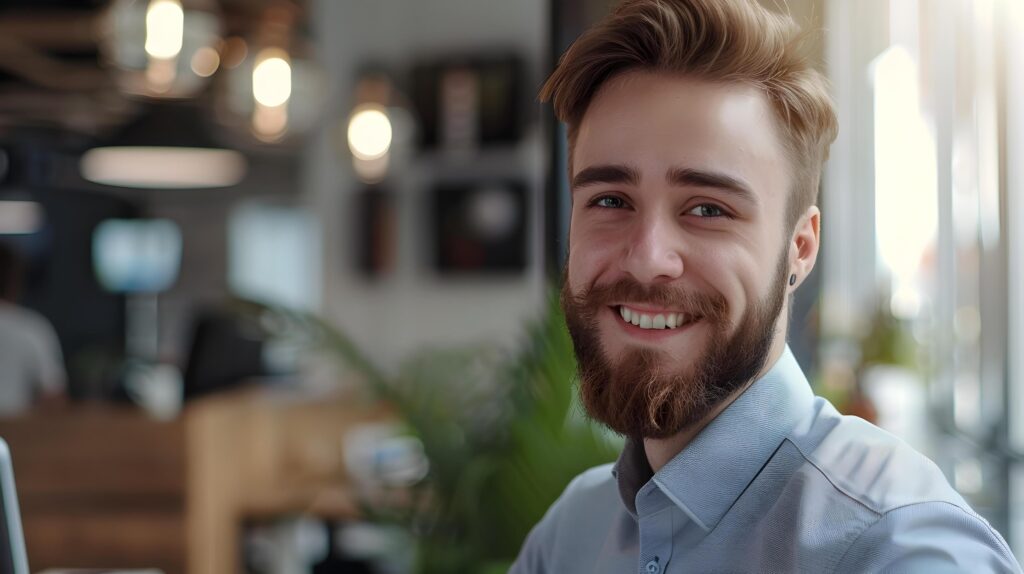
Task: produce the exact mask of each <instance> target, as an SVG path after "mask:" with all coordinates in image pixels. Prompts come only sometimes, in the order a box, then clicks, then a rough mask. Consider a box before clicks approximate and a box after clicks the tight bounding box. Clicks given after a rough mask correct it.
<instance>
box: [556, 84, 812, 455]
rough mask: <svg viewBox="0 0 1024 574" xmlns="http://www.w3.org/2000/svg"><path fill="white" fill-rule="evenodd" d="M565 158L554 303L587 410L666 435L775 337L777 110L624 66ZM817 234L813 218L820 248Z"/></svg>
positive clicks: (779, 337) (739, 88)
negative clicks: (565, 201) (567, 205)
mask: <svg viewBox="0 0 1024 574" xmlns="http://www.w3.org/2000/svg"><path fill="white" fill-rule="evenodd" d="M572 164H573V173H572V176H571V179H572V200H573V203H572V218H571V227H570V234H569V260H568V265H567V269H566V281H565V286H564V289H563V307H564V309H565V311H566V318H567V321H568V324H569V328H570V333H571V334H572V336H573V342H574V346H575V348H576V353H577V359H578V362H579V365H580V378H581V394H582V397H583V400H584V404H585V406H586V407H587V409H588V411H589V412H590V414H591V416H593V417H594V418H596V419H598V420H601V421H602V422H604V423H605V424H607V425H608V426H609V427H611V428H612V429H613V430H615V431H617V432H620V433H622V434H625V435H628V436H641V437H648V438H665V437H668V436H671V435H672V434H675V433H677V432H679V431H681V430H684V429H685V428H688V427H690V426H692V425H694V424H696V423H698V422H699V421H701V420H703V419H704V418H705V417H706V416H707V415H708V414H709V413H711V412H712V411H713V410H714V409H715V407H716V406H719V405H721V404H722V403H723V401H725V400H727V399H729V398H730V397H732V396H734V395H735V393H736V392H737V391H739V390H740V389H742V388H743V387H744V385H745V384H746V383H747V382H749V381H751V380H752V379H754V378H755V377H756V376H758V375H759V374H761V371H762V369H763V368H764V367H765V363H766V361H767V359H769V358H773V357H776V356H778V354H779V353H781V350H782V346H783V345H784V343H785V341H784V338H785V336H784V331H785V324H784V321H785V318H784V317H785V314H784V313H783V311H784V310H785V307H786V299H787V298H786V297H785V294H786V289H787V287H788V285H787V281H786V280H787V278H788V276H789V273H790V268H791V261H790V255H791V250H790V245H791V239H792V236H791V234H790V230H789V229H784V220H785V211H786V200H787V197H788V193H789V189H790V181H791V180H790V177H789V163H788V161H787V158H786V155H785V148H784V147H783V145H782V143H781V141H780V139H779V135H778V134H777V130H776V127H775V125H774V119H773V116H772V110H771V109H770V107H769V104H768V101H767V99H766V98H765V96H764V95H763V94H761V93H760V92H758V91H757V90H756V89H754V88H751V87H748V86H744V85H741V84H725V83H710V82H705V81H700V80H694V79H688V78H685V77H681V76H670V75H664V74H655V73H648V72H629V73H626V74H623V75H622V76H618V77H616V78H614V79H612V80H611V81H609V82H608V83H606V84H605V85H604V86H603V87H602V88H601V89H600V91H599V92H598V93H597V95H596V96H595V97H594V99H593V100H592V102H591V103H590V106H589V108H588V110H587V112H586V114H585V116H584V117H583V120H582V122H581V123H580V126H579V129H578V131H577V135H576V141H575V149H574V152H573V162H572ZM814 213H815V214H816V211H814ZM799 226H800V225H799V224H798V227H799ZM816 234H817V216H816V215H815V217H814V235H815V237H814V240H815V243H814V252H815V253H816V246H817V243H816V240H817V237H816ZM811 264H812V265H813V261H812V263H811ZM808 270H809V269H808ZM780 317H781V318H780Z"/></svg>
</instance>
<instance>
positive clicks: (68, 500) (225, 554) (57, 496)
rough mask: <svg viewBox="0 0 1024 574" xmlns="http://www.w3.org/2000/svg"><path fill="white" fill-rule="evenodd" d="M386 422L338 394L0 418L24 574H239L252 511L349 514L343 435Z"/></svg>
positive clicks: (239, 395)
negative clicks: (134, 571) (100, 571)
mask: <svg viewBox="0 0 1024 574" xmlns="http://www.w3.org/2000/svg"><path fill="white" fill-rule="evenodd" d="M387 418H389V415H388V414H387V412H386V411H385V410H384V409H383V408H381V407H371V406H368V405H353V404H352V402H351V401H350V400H349V401H346V400H345V399H344V398H342V397H329V398H319V399H314V398H307V399H302V398H296V397H294V396H289V395H283V394H281V393H278V392H268V391H264V390H259V389H252V390H244V391H238V392H231V393H225V394H221V395H214V396H211V397H209V398H205V399H202V400H199V401H196V402H194V403H191V404H189V406H188V407H187V408H186V410H185V412H184V413H183V415H182V416H181V417H180V418H179V419H177V420H175V421H171V422H159V421H155V420H152V419H150V418H149V417H147V416H145V415H144V414H143V413H141V412H140V411H138V410H137V409H134V408H131V407H128V406H109V405H105V406H77V407H73V408H70V409H68V410H67V411H65V412H61V413H53V414H35V415H29V416H25V417H19V418H13V419H7V420H0V436H2V437H4V438H5V439H7V441H8V443H9V444H10V446H11V451H12V454H13V457H14V469H15V480H16V481H17V484H18V490H19V499H20V502H21V510H22V520H23V522H24V527H25V537H26V541H27V546H28V553H29V563H30V565H31V567H32V569H33V571H38V570H41V569H45V568H58V567H68V566H74V567H97V568H98V567H107V568H139V567H156V568H160V569H162V570H164V571H165V572H167V574H174V573H179V572H189V573H191V574H230V573H234V572H240V571H241V565H240V562H239V558H240V556H241V547H242V546H241V524H242V522H243V521H244V519H245V518H246V517H248V516H262V517H266V516H273V515H287V514H291V515H295V514H303V513H305V514H313V515H318V516H331V517H334V518H341V519H344V518H354V517H356V515H357V507H356V504H355V502H354V499H353V497H352V495H351V493H350V492H349V490H348V477H347V474H346V472H345V468H344V464H343V437H344V435H345V434H346V432H348V430H349V429H351V428H353V427H355V426H357V425H359V424H362V423H366V422H374V421H381V420H385V419H387Z"/></svg>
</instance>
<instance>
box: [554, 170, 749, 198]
mask: <svg viewBox="0 0 1024 574" xmlns="http://www.w3.org/2000/svg"><path fill="white" fill-rule="evenodd" d="M665 179H666V180H667V181H668V182H669V183H671V184H673V185H677V186H680V187H705V188H712V189H718V190H722V191H726V192H729V193H732V194H735V195H736V196H737V197H739V198H740V199H742V200H745V201H748V202H751V203H757V194H755V193H754V192H753V191H752V190H751V188H750V186H749V185H747V184H746V183H745V182H744V181H743V180H741V179H738V178H735V177H733V176H731V175H727V174H724V173H721V172H716V171H708V170H702V169H693V168H673V169H670V170H669V171H668V173H667V174H666V176H665ZM599 183H625V184H629V185H637V184H639V183H640V172H639V170H637V169H636V168H635V167H632V166H628V165H615V164H608V165H594V166H590V167H587V168H584V169H582V170H580V172H579V173H577V174H576V175H575V177H573V178H572V186H571V189H572V190H573V191H575V190H576V189H579V188H581V187H586V186H589V185H596V184H599Z"/></svg>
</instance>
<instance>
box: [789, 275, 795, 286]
mask: <svg viewBox="0 0 1024 574" xmlns="http://www.w3.org/2000/svg"><path fill="white" fill-rule="evenodd" d="M789 284H790V285H791V286H792V285H796V273H794V274H792V275H790V276H789Z"/></svg>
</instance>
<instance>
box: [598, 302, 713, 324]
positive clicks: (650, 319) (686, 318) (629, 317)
mask: <svg viewBox="0 0 1024 574" xmlns="http://www.w3.org/2000/svg"><path fill="white" fill-rule="evenodd" d="M618 311H619V315H620V316H622V320H623V321H625V322H627V323H630V324H632V325H634V326H636V327H640V328H641V329H650V330H662V329H678V328H681V327H685V326H687V325H689V324H690V323H693V322H695V321H696V320H699V319H700V317H692V316H690V315H687V314H686V313H678V312H671V311H666V312H660V313H651V312H643V311H638V310H636V309H631V308H629V307H627V306H625V305H619V306H618Z"/></svg>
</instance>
